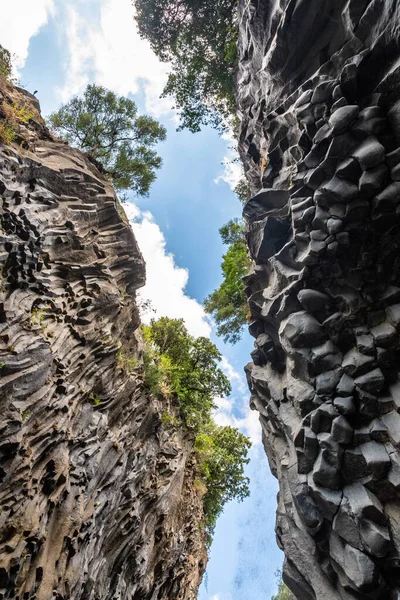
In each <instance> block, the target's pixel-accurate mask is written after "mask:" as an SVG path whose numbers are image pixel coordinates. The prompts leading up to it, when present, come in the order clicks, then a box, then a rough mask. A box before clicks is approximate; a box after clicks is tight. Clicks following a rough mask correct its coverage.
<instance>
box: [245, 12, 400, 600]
mask: <svg viewBox="0 0 400 600" xmlns="http://www.w3.org/2000/svg"><path fill="white" fill-rule="evenodd" d="M399 22H400V7H399V4H398V2H396V1H395V0H385V1H382V0H338V1H335V2H330V1H329V0H321V1H318V2H313V1H310V0H282V1H280V2H270V1H269V0H257V1H254V0H250V1H249V2H247V1H246V2H244V1H242V2H241V3H240V8H239V26H240V39H239V49H240V56H239V70H238V78H237V95H238V105H239V112H240V120H241V129H240V140H239V146H240V152H241V156H242V160H243V162H244V165H245V171H246V175H247V178H248V180H249V182H250V186H251V189H252V198H251V199H250V200H249V201H248V202H247V203H246V205H245V207H244V216H245V218H246V221H247V239H248V245H249V250H250V254H251V257H252V259H253V267H252V271H251V273H250V274H249V276H248V277H247V280H246V283H247V294H248V297H249V306H250V310H251V313H252V323H251V325H250V332H251V334H252V335H253V336H254V338H255V349H254V352H253V353H252V358H253V362H252V363H250V364H249V365H248V366H247V367H246V371H247V374H248V380H249V386H250V390H251V393H252V395H251V401H250V402H251V407H252V408H254V409H255V410H258V411H259V413H260V421H261V426H262V430H263V441H264V446H265V449H266V452H267V455H268V458H269V462H270V466H271V469H272V472H273V473H274V474H275V475H276V476H277V478H278V479H279V485H280V492H279V498H278V510H277V520H276V534H277V540H278V543H279V545H280V547H281V548H282V549H283V550H284V552H285V557H286V558H285V565H284V571H283V578H284V581H285V582H286V583H287V585H288V586H289V587H290V588H291V590H292V591H293V592H294V593H295V595H296V597H297V598H298V599H299V600H339V599H341V600H351V599H359V600H361V599H365V600H366V599H370V600H373V599H374V600H378V599H382V600H383V599H385V600H388V599H391V600H394V599H395V598H397V597H398V593H399V589H400V570H399V566H400V496H399V492H400V454H399V447H400V415H399V410H400V381H399V380H400V353H399V351H400V262H399V258H400V252H399V245H400V83H399V82H400V78H399V76H400V67H399V65H400V39H399Z"/></svg>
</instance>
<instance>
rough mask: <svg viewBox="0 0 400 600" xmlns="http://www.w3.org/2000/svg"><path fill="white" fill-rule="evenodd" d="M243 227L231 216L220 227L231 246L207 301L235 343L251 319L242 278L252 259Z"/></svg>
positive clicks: (223, 332)
mask: <svg viewBox="0 0 400 600" xmlns="http://www.w3.org/2000/svg"><path fill="white" fill-rule="evenodd" d="M244 227H245V226H244V223H243V221H241V220H239V219H232V220H231V221H229V222H228V223H227V224H226V225H224V226H223V227H221V229H220V230H219V232H220V234H221V238H222V242H223V243H224V244H225V245H227V246H228V251H227V252H226V253H225V254H224V255H223V257H222V264H221V270H222V275H223V281H222V283H221V285H220V286H219V288H218V289H216V290H214V291H213V292H212V294H210V295H209V296H208V297H207V298H206V299H205V301H204V308H205V310H206V312H208V313H210V314H212V315H213V317H214V319H215V321H216V323H217V334H218V335H220V336H222V337H223V339H224V341H225V342H230V343H232V344H235V343H236V342H238V341H239V340H240V338H241V336H242V332H243V328H244V326H245V324H246V323H247V321H248V311H249V309H248V305H247V301H246V296H245V293H244V283H243V281H242V279H243V277H244V276H245V275H246V273H247V271H248V269H249V266H250V260H249V258H248V254H247V247H246V243H245V239H244Z"/></svg>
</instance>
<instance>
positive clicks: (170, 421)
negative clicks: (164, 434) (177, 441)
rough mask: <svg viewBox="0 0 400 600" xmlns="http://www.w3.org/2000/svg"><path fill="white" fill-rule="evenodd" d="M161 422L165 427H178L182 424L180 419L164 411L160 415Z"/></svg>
mask: <svg viewBox="0 0 400 600" xmlns="http://www.w3.org/2000/svg"><path fill="white" fill-rule="evenodd" d="M161 423H162V424H163V426H164V427H165V428H166V429H174V428H175V427H179V425H181V424H182V421H180V420H179V419H178V418H177V417H174V415H171V414H170V413H169V412H167V411H166V412H163V414H162V415H161Z"/></svg>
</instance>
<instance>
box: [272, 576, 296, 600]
mask: <svg viewBox="0 0 400 600" xmlns="http://www.w3.org/2000/svg"><path fill="white" fill-rule="evenodd" d="M275 575H276V576H277V578H278V593H277V594H276V595H274V596H272V598H271V600H295V597H294V596H293V594H292V592H291V591H290V590H289V588H288V587H287V586H286V585H285V584H284V583H283V581H282V572H281V571H280V570H279V571H277V572H276V573H275Z"/></svg>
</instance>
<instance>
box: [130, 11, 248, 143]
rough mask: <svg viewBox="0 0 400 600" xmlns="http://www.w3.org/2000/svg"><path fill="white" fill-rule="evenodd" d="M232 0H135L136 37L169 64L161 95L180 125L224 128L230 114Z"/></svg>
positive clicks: (233, 55) (234, 34) (233, 31)
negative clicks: (167, 98) (170, 98)
mask: <svg viewBox="0 0 400 600" xmlns="http://www.w3.org/2000/svg"><path fill="white" fill-rule="evenodd" d="M236 5H237V0H135V6H136V11H137V15H136V18H137V23H138V27H139V32H140V34H141V35H142V37H145V38H147V39H148V40H149V41H150V43H151V46H152V48H153V50H154V52H155V53H156V54H157V56H158V57H159V58H160V59H161V60H163V61H169V62H170V63H171V73H170V75H169V78H168V82H167V85H166V88H165V90H164V95H172V96H173V97H174V98H175V103H176V108H177V110H178V112H179V114H180V118H181V128H185V127H187V128H188V129H189V130H190V131H193V132H196V131H199V130H200V129H201V126H202V125H212V126H213V127H216V128H217V129H220V130H222V129H224V128H225V126H226V122H227V121H229V120H230V119H231V117H232V115H233V114H234V110H235V107H234V104H235V103H234V92H233V71H234V67H235V64H236V60H237V56H236V39H237V31H236V27H235V26H234V17H235V9H236Z"/></svg>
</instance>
